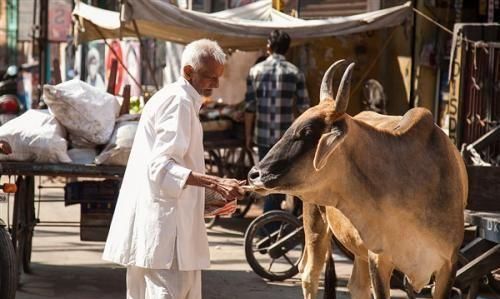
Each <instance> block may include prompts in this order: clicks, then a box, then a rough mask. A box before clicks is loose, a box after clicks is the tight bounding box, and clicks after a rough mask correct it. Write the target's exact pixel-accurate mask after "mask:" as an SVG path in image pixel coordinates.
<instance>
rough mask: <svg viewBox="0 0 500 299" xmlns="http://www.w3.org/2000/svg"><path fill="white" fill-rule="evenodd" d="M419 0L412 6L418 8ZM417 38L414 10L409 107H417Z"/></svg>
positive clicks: (413, 1)
mask: <svg viewBox="0 0 500 299" xmlns="http://www.w3.org/2000/svg"><path fill="white" fill-rule="evenodd" d="M417 4H418V0H412V3H411V6H412V8H416V7H417ZM416 38H417V16H416V14H415V11H413V27H412V32H411V75H410V98H409V100H408V106H409V108H413V107H415V73H416V72H415V65H416V63H415V47H416Z"/></svg>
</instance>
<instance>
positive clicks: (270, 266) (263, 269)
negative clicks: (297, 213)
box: [244, 211, 304, 281]
mask: <svg viewBox="0 0 500 299" xmlns="http://www.w3.org/2000/svg"><path fill="white" fill-rule="evenodd" d="M300 227H302V223H301V221H300V220H299V219H297V218H296V217H294V216H293V215H292V214H290V213H287V212H284V211H270V212H267V213H265V214H263V215H261V216H259V217H257V218H256V219H255V220H254V221H252V223H250V225H249V226H248V228H247V230H246V232H245V245H244V246H245V256H246V259H247V262H248V264H249V265H250V267H251V268H252V269H253V270H254V271H255V273H256V274H257V275H259V276H261V277H263V278H266V279H269V280H271V281H281V280H285V279H287V278H290V277H293V276H294V275H296V274H297V273H298V272H299V268H298V264H299V261H300V259H301V258H302V254H303V250H304V237H303V235H301V236H300V238H298V241H297V244H296V245H295V246H294V247H293V248H292V249H291V250H288V251H287V252H285V253H283V255H282V256H280V257H278V258H273V257H271V255H270V254H269V249H270V247H271V246H272V245H273V244H275V243H276V242H278V241H280V240H283V239H284V238H285V237H288V236H290V234H291V233H292V232H294V231H295V230H296V229H298V228H300ZM273 228H274V231H271V230H273Z"/></svg>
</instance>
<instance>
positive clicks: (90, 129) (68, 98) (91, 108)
mask: <svg viewBox="0 0 500 299" xmlns="http://www.w3.org/2000/svg"><path fill="white" fill-rule="evenodd" d="M43 95H44V99H45V103H46V104H47V105H48V106H49V109H50V112H52V113H53V114H54V116H55V117H56V118H57V120H59V121H60V122H61V124H62V125H63V126H64V127H65V128H66V129H67V130H68V132H69V133H70V135H74V136H75V139H78V138H77V137H81V139H83V140H85V141H86V142H88V143H91V144H96V145H97V144H105V143H106V142H108V140H109V138H110V137H111V134H112V133H113V127H114V124H115V120H116V117H117V115H118V113H119V112H120V105H119V104H118V102H117V100H116V99H115V96H113V95H111V94H109V93H106V92H103V91H101V90H99V89H97V88H95V87H93V86H91V85H89V84H87V83H85V82H83V81H80V80H78V79H74V80H70V81H66V82H63V83H61V84H58V85H55V86H53V85H44V86H43Z"/></svg>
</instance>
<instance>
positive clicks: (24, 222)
mask: <svg viewBox="0 0 500 299" xmlns="http://www.w3.org/2000/svg"><path fill="white" fill-rule="evenodd" d="M16 185H17V188H18V191H17V193H16V194H15V196H14V217H13V223H12V242H13V244H14V248H15V250H16V255H17V262H18V270H19V271H20V270H21V269H23V271H24V273H31V267H30V264H31V249H32V241H33V229H34V227H35V222H36V221H35V211H34V208H35V207H34V194H35V193H34V186H35V183H34V178H33V177H32V176H27V177H22V176H19V177H18V178H17V181H16ZM19 274H20V273H19Z"/></svg>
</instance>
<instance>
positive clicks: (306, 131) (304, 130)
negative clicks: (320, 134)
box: [299, 126, 313, 138]
mask: <svg viewBox="0 0 500 299" xmlns="http://www.w3.org/2000/svg"><path fill="white" fill-rule="evenodd" d="M312 134H313V130H312V128H311V127H309V126H307V127H304V128H302V129H301V130H300V132H299V137H302V138H304V137H309V136H311V135H312Z"/></svg>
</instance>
